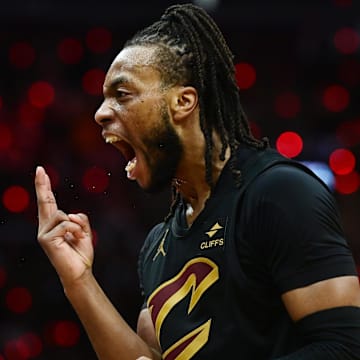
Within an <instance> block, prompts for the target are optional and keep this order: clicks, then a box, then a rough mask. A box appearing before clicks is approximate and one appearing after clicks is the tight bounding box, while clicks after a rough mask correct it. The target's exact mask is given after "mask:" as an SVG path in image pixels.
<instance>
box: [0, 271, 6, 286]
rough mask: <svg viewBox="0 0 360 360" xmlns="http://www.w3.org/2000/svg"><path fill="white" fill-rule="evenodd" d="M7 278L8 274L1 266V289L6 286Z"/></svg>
mask: <svg viewBox="0 0 360 360" xmlns="http://www.w3.org/2000/svg"><path fill="white" fill-rule="evenodd" d="M6 279H7V274H6V271H5V269H4V268H2V267H0V289H1V288H3V287H4V285H5V283H6Z"/></svg>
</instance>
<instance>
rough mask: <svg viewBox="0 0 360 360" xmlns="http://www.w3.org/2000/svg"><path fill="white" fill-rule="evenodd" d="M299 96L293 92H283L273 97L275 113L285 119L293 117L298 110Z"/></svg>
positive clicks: (299, 105)
mask: <svg viewBox="0 0 360 360" xmlns="http://www.w3.org/2000/svg"><path fill="white" fill-rule="evenodd" d="M300 107H301V104H300V98H299V96H298V95H297V94H295V93H293V92H285V93H282V94H280V95H278V96H277V97H276V99H275V111H276V113H277V114H278V115H279V116H280V117H282V118H285V119H291V118H294V117H295V116H296V115H297V114H298V113H299V112H300Z"/></svg>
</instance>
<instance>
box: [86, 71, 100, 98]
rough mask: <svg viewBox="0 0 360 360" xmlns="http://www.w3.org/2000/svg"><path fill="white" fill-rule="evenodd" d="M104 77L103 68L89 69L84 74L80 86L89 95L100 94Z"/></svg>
mask: <svg viewBox="0 0 360 360" xmlns="http://www.w3.org/2000/svg"><path fill="white" fill-rule="evenodd" d="M104 79H105V72H104V71H103V70H101V69H91V70H89V71H87V72H86V73H85V74H84V76H83V79H82V86H83V88H84V90H85V91H86V92H87V93H88V94H90V95H101V94H102V86H103V83H104Z"/></svg>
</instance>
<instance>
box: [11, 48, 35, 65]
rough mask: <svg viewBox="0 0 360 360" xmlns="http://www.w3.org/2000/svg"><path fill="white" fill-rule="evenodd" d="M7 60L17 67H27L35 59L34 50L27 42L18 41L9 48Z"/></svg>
mask: <svg viewBox="0 0 360 360" xmlns="http://www.w3.org/2000/svg"><path fill="white" fill-rule="evenodd" d="M9 61H10V63H11V64H12V65H13V66H15V67H16V68H18V69H27V68H29V67H30V66H31V65H32V64H33V63H34V61H35V50H34V48H33V47H32V46H31V45H30V44H28V43H27V42H18V43H15V44H13V45H12V46H11V47H10V49H9Z"/></svg>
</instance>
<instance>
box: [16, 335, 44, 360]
mask: <svg viewBox="0 0 360 360" xmlns="http://www.w3.org/2000/svg"><path fill="white" fill-rule="evenodd" d="M20 340H21V341H22V343H23V344H24V345H25V346H26V347H27V349H28V353H29V358H36V357H37V356H39V355H40V354H41V352H42V351H43V343H42V341H41V339H40V336H39V335H37V334H35V333H31V332H29V333H26V334H24V335H23V336H21V338H20Z"/></svg>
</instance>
